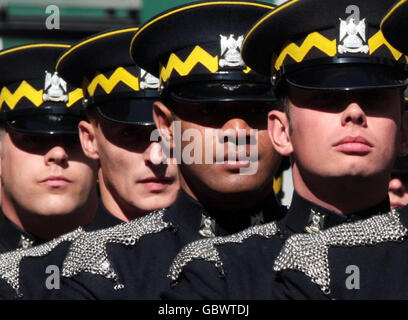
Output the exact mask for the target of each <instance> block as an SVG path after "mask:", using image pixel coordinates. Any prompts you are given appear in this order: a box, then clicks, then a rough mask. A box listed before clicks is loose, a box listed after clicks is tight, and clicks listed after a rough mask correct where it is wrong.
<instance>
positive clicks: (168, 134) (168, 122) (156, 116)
mask: <svg viewBox="0 0 408 320" xmlns="http://www.w3.org/2000/svg"><path fill="white" fill-rule="evenodd" d="M153 120H154V123H155V124H156V128H157V129H158V130H159V133H160V136H161V137H162V141H163V143H164V146H165V147H166V148H169V149H172V148H173V114H172V112H171V110H170V109H169V108H168V107H167V106H166V105H164V104H163V103H162V102H160V101H156V102H155V103H154V104H153Z"/></svg>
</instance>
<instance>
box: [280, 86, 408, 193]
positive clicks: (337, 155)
mask: <svg viewBox="0 0 408 320" xmlns="http://www.w3.org/2000/svg"><path fill="white" fill-rule="evenodd" d="M288 98H289V99H288V100H289V101H288V103H289V118H290V121H289V122H290V130H287V133H288V134H289V144H290V147H289V149H290V150H289V149H288V150H289V151H290V152H289V154H291V155H292V157H293V159H294V162H295V166H294V172H295V170H296V172H297V173H298V174H299V175H300V176H301V177H302V178H303V179H309V178H310V179H312V178H311V177H320V178H336V177H337V178H340V177H357V176H360V177H381V179H382V180H381V181H384V180H385V181H388V175H389V173H390V170H391V168H392V165H393V162H394V159H395V157H396V155H397V154H398V153H400V152H402V151H401V146H402V144H401V142H402V140H403V137H404V134H403V127H402V125H401V124H402V116H401V105H402V95H401V89H397V88H394V89H376V90H361V91H341V92H321V91H320V92H319V91H313V90H302V89H297V88H293V87H292V88H290V89H289V92H288ZM306 177H308V178H306ZM384 186H385V185H384Z"/></svg>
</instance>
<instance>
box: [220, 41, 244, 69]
mask: <svg viewBox="0 0 408 320" xmlns="http://www.w3.org/2000/svg"><path fill="white" fill-rule="evenodd" d="M220 41H221V43H220V45H221V55H220V60H219V62H218V64H219V66H220V67H221V68H223V67H245V63H244V60H242V57H241V47H242V42H243V41H244V36H243V35H241V36H239V37H238V38H237V39H235V37H234V35H233V34H230V36H229V37H227V36H223V35H222V34H220Z"/></svg>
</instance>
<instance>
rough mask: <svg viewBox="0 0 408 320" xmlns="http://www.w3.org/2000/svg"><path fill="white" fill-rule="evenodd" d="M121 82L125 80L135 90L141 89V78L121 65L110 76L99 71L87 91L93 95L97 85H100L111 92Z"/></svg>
mask: <svg viewBox="0 0 408 320" xmlns="http://www.w3.org/2000/svg"><path fill="white" fill-rule="evenodd" d="M119 82H123V83H125V84H126V85H128V86H129V87H130V88H132V89H133V90H135V91H139V90H140V88H139V78H138V77H135V76H134V75H133V74H131V73H130V72H129V71H127V70H126V69H125V68H123V67H119V68H117V69H116V70H115V72H114V73H112V75H111V76H110V77H109V79H108V78H106V77H105V75H104V74H102V73H99V74H98V75H97V76H96V77H94V78H93V79H92V81H91V82H90V83H89V85H88V86H87V91H88V93H89V95H90V96H91V97H92V96H93V95H94V93H95V90H96V87H97V86H98V85H99V86H100V87H101V88H102V89H103V90H104V91H105V92H106V93H107V94H110V93H111V92H112V90H113V89H114V88H115V87H116V86H117V85H118V83H119Z"/></svg>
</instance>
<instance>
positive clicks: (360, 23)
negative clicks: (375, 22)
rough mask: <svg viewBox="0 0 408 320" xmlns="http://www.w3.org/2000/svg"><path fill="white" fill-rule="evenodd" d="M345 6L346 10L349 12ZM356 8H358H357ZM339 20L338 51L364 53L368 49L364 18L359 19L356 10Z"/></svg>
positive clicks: (341, 52) (340, 52)
mask: <svg viewBox="0 0 408 320" xmlns="http://www.w3.org/2000/svg"><path fill="white" fill-rule="evenodd" d="M350 7H351V6H349V7H347V9H346V12H349V10H348V9H349V8H350ZM357 9H358V8H357ZM339 20H340V36H339V45H338V47H337V50H338V53H339V54H343V53H347V52H351V53H358V52H359V53H366V54H368V53H369V51H370V48H369V46H368V45H367V42H366V19H365V18H364V19H362V20H360V17H359V14H358V11H357V13H356V12H355V13H354V14H353V15H351V16H349V17H348V18H347V19H346V20H342V19H341V18H339Z"/></svg>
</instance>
